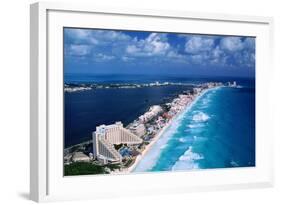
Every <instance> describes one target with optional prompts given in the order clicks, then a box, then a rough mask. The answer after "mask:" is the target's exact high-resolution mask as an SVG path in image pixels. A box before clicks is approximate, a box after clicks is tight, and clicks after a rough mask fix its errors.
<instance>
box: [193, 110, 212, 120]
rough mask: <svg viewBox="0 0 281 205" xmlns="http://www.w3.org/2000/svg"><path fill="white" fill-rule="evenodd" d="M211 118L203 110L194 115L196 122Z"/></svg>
mask: <svg viewBox="0 0 281 205" xmlns="http://www.w3.org/2000/svg"><path fill="white" fill-rule="evenodd" d="M209 119H210V117H209V116H208V115H207V114H205V113H203V112H198V114H195V115H193V117H192V120H193V121H195V122H206V121H207V120H209Z"/></svg>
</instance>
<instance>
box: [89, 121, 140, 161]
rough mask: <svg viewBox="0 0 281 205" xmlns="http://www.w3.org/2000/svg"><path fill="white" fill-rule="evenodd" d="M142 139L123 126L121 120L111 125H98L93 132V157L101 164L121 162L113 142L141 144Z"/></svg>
mask: <svg viewBox="0 0 281 205" xmlns="http://www.w3.org/2000/svg"><path fill="white" fill-rule="evenodd" d="M141 143H142V139H141V138H139V137H138V136H136V135H135V134H133V133H131V132H130V131H129V130H127V129H126V128H124V127H123V124H122V123H121V122H116V123H115V124H112V125H100V126H98V127H96V131H95V132H93V157H94V158H96V159H97V160H99V161H101V162H102V163H103V164H107V163H108V162H121V161H122V156H121V155H120V154H119V152H118V151H117V150H116V149H115V148H114V144H127V145H135V144H141Z"/></svg>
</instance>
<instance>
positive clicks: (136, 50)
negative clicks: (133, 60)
mask: <svg viewBox="0 0 281 205" xmlns="http://www.w3.org/2000/svg"><path fill="white" fill-rule="evenodd" d="M169 49H170V44H169V43H168V41H167V36H166V34H158V33H151V34H150V35H149V36H148V37H147V38H146V39H141V40H139V41H138V40H135V41H134V42H133V43H132V44H131V45H128V46H127V48H126V52H127V53H128V54H129V55H132V56H155V55H156V56H158V55H164V54H166V53H167V51H168V50H169Z"/></svg>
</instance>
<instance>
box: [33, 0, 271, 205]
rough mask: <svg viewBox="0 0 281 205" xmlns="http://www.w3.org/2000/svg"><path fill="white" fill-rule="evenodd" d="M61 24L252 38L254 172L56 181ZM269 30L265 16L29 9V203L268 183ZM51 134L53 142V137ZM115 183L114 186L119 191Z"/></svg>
mask: <svg viewBox="0 0 281 205" xmlns="http://www.w3.org/2000/svg"><path fill="white" fill-rule="evenodd" d="M95 20H96V21H95ZM149 22H152V23H149ZM156 25H157V26H156ZM181 25H193V27H192V28H190V27H188V26H187V27H188V28H185V27H182V26H181ZM64 26H69V27H85V28H92V27H93V28H94V27H98V28H112V29H117V28H118V29H132V30H134V29H136V30H155V31H167V32H168V31H173V32H192V33H206V34H209V33H211V34H228V35H249V36H256V37H257V44H256V45H257V46H256V49H257V50H256V167H254V168H235V169H219V170H218V169H214V170H202V171H201V170H200V171H190V172H173V173H172V172H171V173H145V174H130V175H111V176H104V175H102V176H79V177H63V174H62V169H63V168H62V165H63V157H62V152H63V150H62V146H61V145H62V143H63V142H62V123H61V122H60V120H61V117H62V115H61V114H58V113H62V103H61V100H62V84H61V82H62V72H61V71H62V70H61V69H62V62H63V59H62V47H61V46H62V44H61V41H62V35H61V32H62V28H63V27H64ZM272 29H273V19H272V18H270V17H257V16H240V15H226V14H213V13H196V12H185V11H157V10H140V9H125V8H97V7H96V6H95V5H92V4H71V3H46V2H42V3H41V2H40V3H35V4H32V5H31V12H30V69H31V70H30V79H31V81H30V93H31V95H30V118H31V123H30V124H31V127H30V198H31V200H34V201H37V202H41V201H54V200H72V199H84V198H85V199H86V198H87V199H89V198H90V199H95V198H102V197H115V196H122V197H126V196H127V195H142V194H152V193H153V194H155V193H179V192H187V191H205V190H222V189H235V188H252V187H270V186H273V160H272V156H273V154H272V150H273V137H272V136H273V135H272V133H271V131H270V127H271V125H270V119H272V113H270V112H267V111H266V110H265V109H263V107H266V106H268V105H269V101H270V99H272V98H271V96H272V94H271V93H272V91H271V83H270V81H271V77H272V75H273V66H272V62H273V60H272V50H273V36H272V35H273V32H272ZM58 87H61V89H58ZM265 95H266V97H265ZM57 133H58V135H59V136H58V135H57ZM54 135H56V136H58V137H57V138H54ZM60 135H61V136H60ZM167 176H169V177H167ZM147 182H149V185H148V183H147ZM116 184H119V185H118V189H116V186H115V185H116ZM75 187H76V188H77V189H76V188H75ZM81 187H83V188H81Z"/></svg>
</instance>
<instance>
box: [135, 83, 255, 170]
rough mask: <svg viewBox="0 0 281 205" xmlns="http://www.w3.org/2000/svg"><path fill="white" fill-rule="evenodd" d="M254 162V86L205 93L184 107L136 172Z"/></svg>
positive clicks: (240, 164)
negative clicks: (187, 106) (190, 104)
mask: <svg viewBox="0 0 281 205" xmlns="http://www.w3.org/2000/svg"><path fill="white" fill-rule="evenodd" d="M251 166H255V89H254V88H250V87H241V88H229V87H221V88H216V89H212V90H209V91H207V92H206V93H204V94H203V95H202V96H200V97H198V98H197V100H196V101H195V102H194V103H193V105H192V106H190V107H189V108H187V109H186V110H185V111H183V112H182V113H181V114H180V115H179V116H178V117H177V118H176V119H174V121H173V123H172V124H171V126H170V127H169V128H168V129H166V131H165V132H164V134H163V135H162V136H161V138H160V139H159V140H158V141H157V142H156V143H155V144H154V145H153V147H152V148H151V149H150V150H149V151H148V153H147V154H146V155H145V156H144V157H143V158H142V160H141V161H140V163H139V164H138V165H137V167H136V168H135V170H134V171H135V172H143V171H170V170H193V169H206V168H227V167H251Z"/></svg>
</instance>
